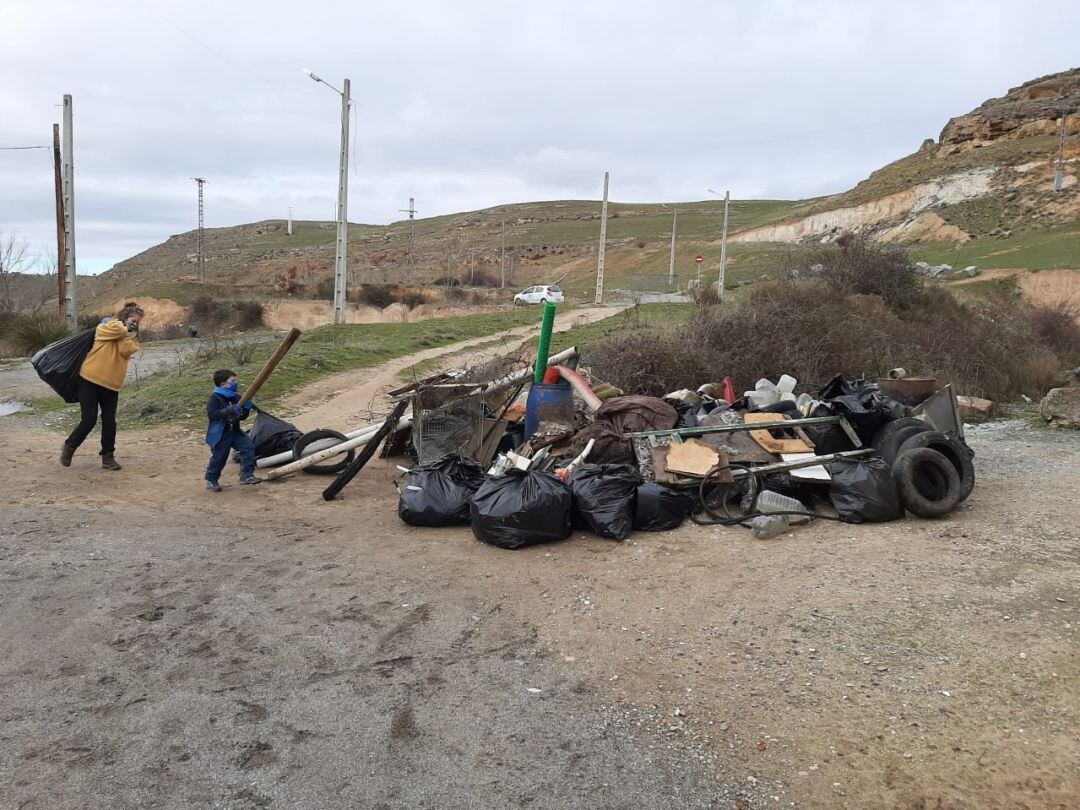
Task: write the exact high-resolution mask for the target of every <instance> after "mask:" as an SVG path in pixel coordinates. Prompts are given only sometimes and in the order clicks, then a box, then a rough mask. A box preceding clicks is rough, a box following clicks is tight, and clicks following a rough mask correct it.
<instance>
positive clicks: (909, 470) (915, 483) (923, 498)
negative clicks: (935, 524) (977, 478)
mask: <svg viewBox="0 0 1080 810" xmlns="http://www.w3.org/2000/svg"><path fill="white" fill-rule="evenodd" d="M892 474H893V478H894V479H895V480H896V489H897V491H898V492H899V493H900V503H902V504H903V506H904V508H905V509H906V510H907V511H909V512H911V514H913V515H918V516H919V517H921V518H939V517H944V516H945V515H947V514H949V512H951V511H952V510H953V509H955V508H956V507H957V506H958V505H959V503H960V476H959V474H957V472H956V468H955V467H954V466H953V465H952V462H951V461H949V459H948V458H946V457H945V456H943V455H942V454H941V453H939V452H938V451H937V450H932V449H930V448H929V447H913V448H911V449H908V450H902V451H901V452H900V455H899V456H897V458H896V461H894V462H893V465H892Z"/></svg>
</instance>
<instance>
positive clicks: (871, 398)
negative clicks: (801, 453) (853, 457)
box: [811, 374, 905, 455]
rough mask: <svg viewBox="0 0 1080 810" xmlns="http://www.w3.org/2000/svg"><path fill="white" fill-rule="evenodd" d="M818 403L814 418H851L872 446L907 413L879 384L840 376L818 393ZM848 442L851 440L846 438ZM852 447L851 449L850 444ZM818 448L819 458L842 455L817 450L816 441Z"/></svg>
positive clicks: (861, 434)
mask: <svg viewBox="0 0 1080 810" xmlns="http://www.w3.org/2000/svg"><path fill="white" fill-rule="evenodd" d="M818 399H819V400H821V401H822V404H821V405H819V406H818V407H817V408H815V409H814V415H815V416H844V417H847V420H848V422H849V423H850V424H851V427H852V428H854V429H855V433H856V434H857V435H858V437H859V439H860V440H862V443H863V444H864V445H869V444H870V443H871V442H872V441H873V440H874V435H875V434H876V433H877V432H878V430H879V429H880V428H881V426H882V425H884V424H885V423H886V422H891V421H892V420H894V419H899V418H900V417H901V416H903V415H904V413H905V409H904V406H903V405H901V404H900V403H899V402H897V401H896V400H895V399H892V398H891V397H888V396H886V395H885V394H883V393H881V389H880V388H879V387H878V384H877V383H876V382H871V381H870V380H867V379H859V380H845V379H844V377H843V375H840V374H838V375H836V376H835V377H833V379H832V380H830V381H829V382H828V383H827V384H826V385H825V387H824V388H822V389H821V390H820V391H819V392H818ZM830 427H834V428H835V427H836V426H835V425H834V426H830ZM841 432H842V429H841ZM832 435H833V436H835V434H832ZM811 438H813V435H811ZM844 438H845V440H846V439H847V437H846V436H845V437H844ZM848 445H849V447H850V442H848ZM814 447H815V450H816V452H817V453H818V454H819V455H822V454H824V453H826V452H838V451H827V450H825V449H822V448H820V447H818V446H817V444H816V441H815V445H814Z"/></svg>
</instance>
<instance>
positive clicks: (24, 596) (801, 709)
mask: <svg viewBox="0 0 1080 810" xmlns="http://www.w3.org/2000/svg"><path fill="white" fill-rule="evenodd" d="M414 360H415V358H414ZM401 362H404V361H401ZM389 373H390V370H389V369H382V370H379V371H378V372H377V374H376V372H373V371H369V372H368V377H367V378H366V379H363V378H350V380H351V381H350V380H347V379H345V378H344V377H343V378H340V379H338V380H336V381H328V382H327V383H326V387H325V388H324V389H323V390H321V391H316V392H313V394H312V396H313V397H314V399H313V405H315V406H316V407H318V408H322V409H323V411H322V415H323V416H328V415H331V414H332V413H333V411H332V409H334V408H338V409H340V410H338V411H337V413H340V414H346V413H348V412H349V411H350V409H351V408H353V407H354V406H355V403H357V402H360V401H362V400H363V397H362V396H359V395H357V394H356V392H357V391H358V390H359V386H365V385H371V384H372V383H373V381H376V380H375V379H374V378H375V377H376V376H377V375H383V374H389ZM378 379H379V380H382V379H385V378H384V377H381V376H380V377H379V378H378ZM335 403H336V404H335ZM296 404H297V405H299V404H301V403H300V402H299V401H297V403H296ZM0 440H2V441H3V443H4V447H5V450H6V454H7V457H8V464H7V465H6V466H5V468H4V471H3V473H2V474H0V475H2V485H3V486H2V491H3V493H4V501H5V508H4V510H3V512H2V514H0V578H2V587H0V644H2V649H3V650H4V653H5V654H4V658H3V660H2V661H0V735H2V743H3V744H2V745H0V784H3V785H4V786H5V787H4V789H3V790H2V791H0V807H4V808H7V807H12V808H15V807H42V808H45V807H48V808H75V807H88V806H94V807H125V808H126V807H177V808H179V807H192V806H198V807H202V806H215V807H236V808H241V807H288V808H297V807H299V808H309V807H310V808H316V807H318V808H323V807H380V808H382V807H386V808H389V807H394V808H397V807H432V808H434V807H440V808H441V807H545V808H546V807H552V808H554V807H627V808H638V807H724V808H728V807H744V808H745V807H765V806H780V805H784V806H791V805H794V806H799V807H830V808H831V807H855V808H881V807H911V808H916V807H917V808H930V807H935V808H960V807H979V808H984V807H1001V808H1006V807H1009V808H1012V807H1028V808H1042V807H1062V808H1064V807H1070V806H1073V805H1074V803H1075V796H1076V795H1078V794H1080V766H1078V763H1080V736H1078V734H1077V731H1076V728H1077V724H1076V720H1075V717H1076V713H1077V710H1078V708H1080V694H1078V693H1080V687H1078V685H1077V684H1078V683H1080V680H1078V676H1080V657H1078V654H1077V647H1076V629H1077V622H1078V621H1080V611H1078V606H1080V578H1078V577H1077V568H1078V563H1080V553H1078V549H1080V532H1078V530H1077V519H1078V518H1080V508H1078V507H1077V504H1076V486H1075V480H1076V478H1075V470H1076V468H1077V464H1078V463H1080V434H1076V433H1062V432H1049V431H1045V430H1037V429H1033V428H1031V427H1029V426H1027V425H1025V424H1023V423H1017V422H1012V423H1002V424H995V425H990V426H987V427H983V428H979V429H977V430H975V431H973V433H972V436H971V443H972V445H973V447H975V449H976V451H977V453H978V456H977V459H976V462H977V470H978V474H979V483H978V486H977V487H976V490H975V493H974V495H973V496H972V498H971V499H970V500H969V501H968V502H967V503H966V504H965V506H964V507H963V508H962V509H961V510H959V511H958V512H956V513H955V514H954V515H951V516H949V517H948V518H946V519H944V520H941V521H935V522H931V521H918V520H905V521H903V522H900V523H894V524H886V525H877V526H847V525H836V524H822V525H815V526H811V527H807V528H802V529H799V530H797V531H795V532H794V533H791V534H788V535H786V536H784V537H781V538H778V539H775V540H772V541H766V542H761V541H755V540H753V539H752V538H751V537H750V535H749V534H748V533H747V532H744V531H742V530H739V529H719V528H702V527H694V526H689V525H688V526H686V527H684V528H683V529H681V530H679V531H677V532H674V533H667V534H651V535H650V534H637V535H635V536H633V537H632V538H631V539H630V541H628V542H626V543H622V544H618V543H614V542H611V541H606V540H601V539H599V538H596V537H592V536H584V535H575V537H574V538H572V539H571V540H569V541H567V542H565V543H562V544H558V545H554V546H547V547H537V548H532V549H526V550H523V551H519V552H506V551H501V550H498V549H493V548H490V547H487V546H484V545H482V544H480V543H478V542H476V541H475V540H474V539H473V538H472V537H471V535H470V534H469V532H468V530H467V529H448V530H419V529H411V528H408V527H406V526H404V525H403V524H401V522H400V521H399V520H398V518H397V517H396V514H395V511H394V507H395V504H396V496H395V493H394V489H393V486H392V484H391V481H390V479H391V478H392V476H393V475H394V470H393V466H392V462H382V461H379V462H376V463H373V464H372V465H371V466H370V467H369V468H368V469H366V470H365V471H364V472H363V473H362V474H361V475H360V476H359V477H358V478H357V480H356V481H354V482H353V484H351V485H350V487H349V488H347V489H346V490H345V493H344V498H343V500H341V501H338V502H334V503H329V504H328V503H324V502H323V501H322V500H321V499H320V497H319V493H320V491H321V489H322V488H323V486H325V483H326V481H325V479H320V478H317V477H312V476H296V477H292V478H288V479H285V480H284V481H281V482H277V483H274V484H266V485H263V486H260V487H256V488H246V487H245V488H241V487H239V486H236V485H233V486H228V487H227V488H226V491H225V492H224V493H222V494H221V495H218V496H211V495H208V494H207V493H205V492H203V490H202V485H201V480H200V479H201V471H202V467H203V466H204V464H205V461H206V453H205V447H203V446H201V445H200V437H199V436H198V435H197V432H192V431H185V430H182V429H179V428H167V429H158V430H153V431H147V432H144V433H141V434H137V435H134V434H124V433H123V431H122V432H121V441H122V447H121V458H122V460H123V461H124V462H125V468H124V470H123V471H122V472H120V473H115V474H109V473H106V472H104V471H101V470H100V469H98V468H96V467H95V466H94V462H95V461H96V459H95V458H94V457H93V456H92V455H90V454H86V455H85V456H80V457H77V458H76V462H75V465H74V466H73V467H72V468H70V469H67V470H65V469H62V468H60V467H59V466H58V465H57V464H56V462H55V452H56V449H57V445H58V443H59V438H58V436H57V435H56V434H54V433H49V432H47V431H45V429H43V428H38V427H33V426H31V425H29V424H28V423H27V422H26V421H25V420H21V421H19V420H17V421H11V420H8V421H4V422H0ZM229 475H231V473H229Z"/></svg>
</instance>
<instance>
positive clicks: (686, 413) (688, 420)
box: [663, 397, 698, 428]
mask: <svg viewBox="0 0 1080 810" xmlns="http://www.w3.org/2000/svg"><path fill="white" fill-rule="evenodd" d="M663 401H664V402H666V403H667V404H668V405H670V406H671V407H672V408H674V409H675V410H676V412H677V413H678V414H679V421H678V422H676V423H675V427H677V428H692V427H697V426H698V418H697V411H698V406H697V405H691V404H690V403H689V402H686V401H685V400H681V399H668V398H666V397H665V398H664V400H663Z"/></svg>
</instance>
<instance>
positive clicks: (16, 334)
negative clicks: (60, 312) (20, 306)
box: [8, 315, 68, 355]
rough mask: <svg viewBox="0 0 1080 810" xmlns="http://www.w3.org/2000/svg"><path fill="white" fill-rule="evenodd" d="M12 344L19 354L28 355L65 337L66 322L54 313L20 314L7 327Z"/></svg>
mask: <svg viewBox="0 0 1080 810" xmlns="http://www.w3.org/2000/svg"><path fill="white" fill-rule="evenodd" d="M8 334H9V337H10V341H11V344H12V346H13V347H14V348H15V350H16V351H18V352H20V353H21V354H26V355H30V354H33V353H34V352H36V351H37V350H38V349H42V348H44V347H45V346H48V345H49V344H50V343H52V342H53V341H56V340H60V338H62V337H67V334H68V329H67V324H65V323H64V322H63V321H62V320H60V319H59V318H58V317H56V316H55V315H48V316H44V317H36V316H33V315H20V316H19V317H17V318H15V319H14V320H13V321H12V323H11V326H10V327H9V332H8Z"/></svg>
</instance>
